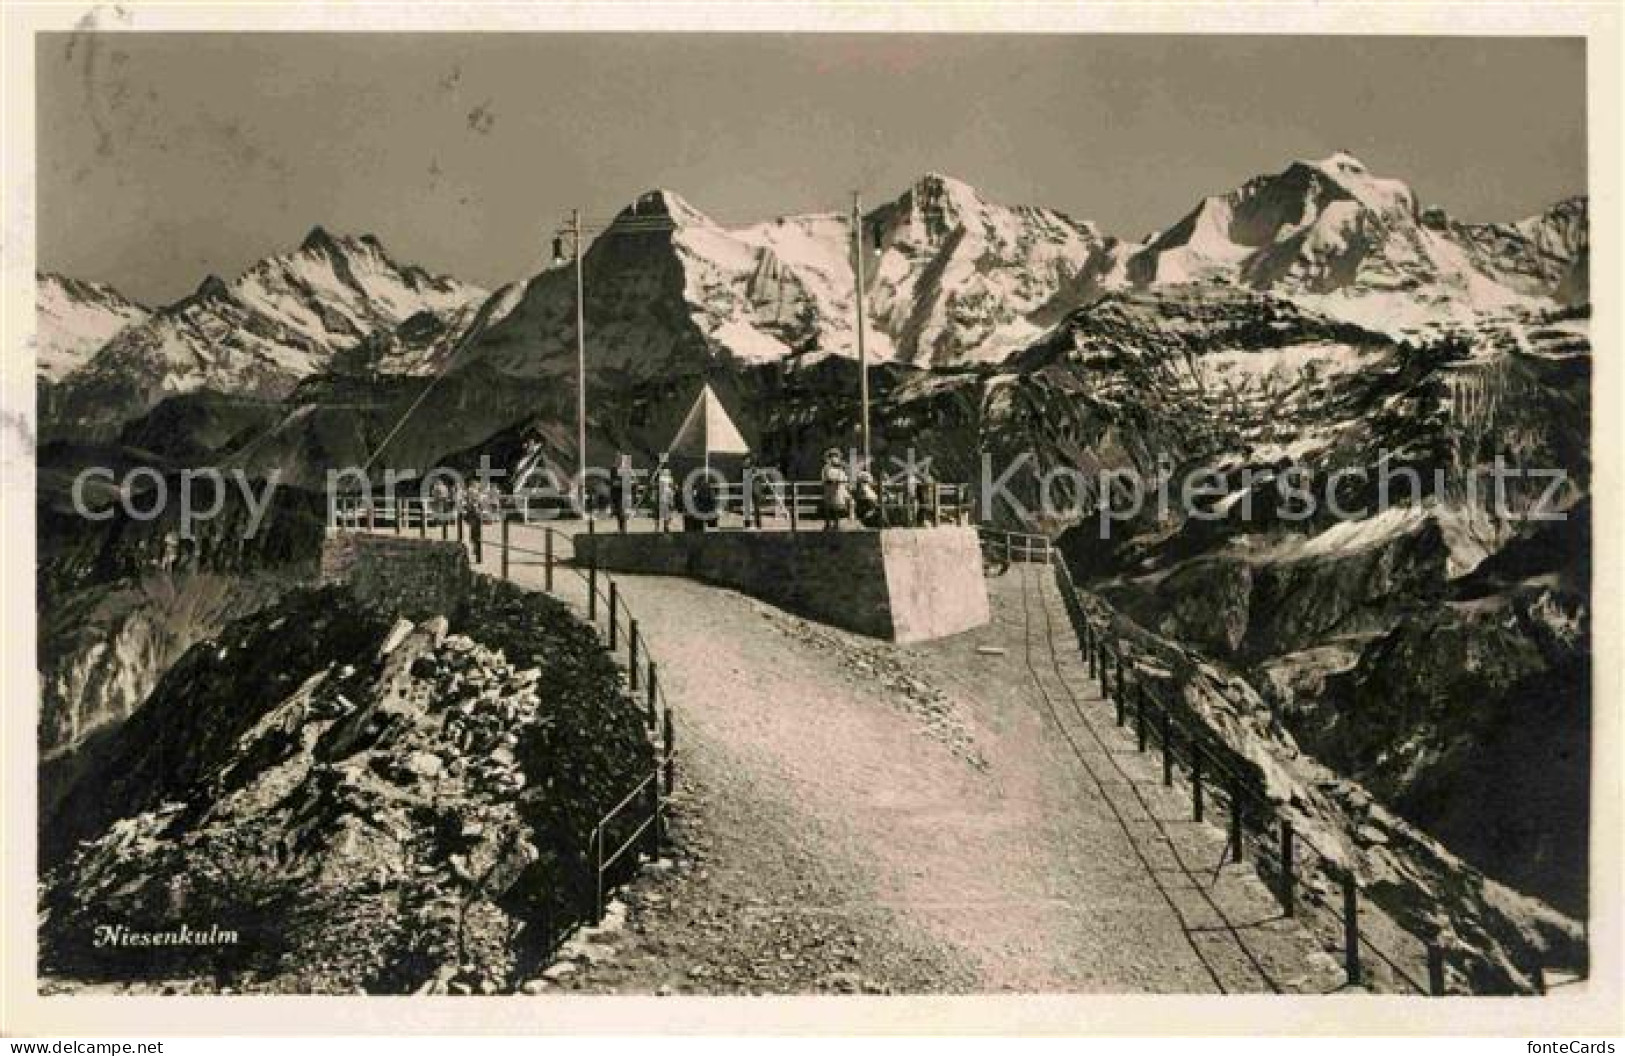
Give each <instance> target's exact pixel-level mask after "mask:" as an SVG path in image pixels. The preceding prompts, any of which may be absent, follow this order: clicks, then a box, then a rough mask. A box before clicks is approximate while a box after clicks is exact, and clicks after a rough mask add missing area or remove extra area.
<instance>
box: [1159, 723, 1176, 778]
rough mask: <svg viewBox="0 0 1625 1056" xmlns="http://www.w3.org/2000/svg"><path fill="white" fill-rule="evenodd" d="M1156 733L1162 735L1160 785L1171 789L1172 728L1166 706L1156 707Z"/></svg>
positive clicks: (1172, 772) (1172, 760) (1172, 771)
mask: <svg viewBox="0 0 1625 1056" xmlns="http://www.w3.org/2000/svg"><path fill="white" fill-rule="evenodd" d="M1157 732H1158V733H1160V734H1161V735H1162V783H1163V786H1164V787H1172V785H1173V783H1174V727H1173V723H1172V722H1171V721H1170V720H1169V718H1168V706H1167V705H1166V704H1159V705H1157Z"/></svg>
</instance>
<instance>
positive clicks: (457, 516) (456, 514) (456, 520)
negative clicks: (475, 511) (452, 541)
mask: <svg viewBox="0 0 1625 1056" xmlns="http://www.w3.org/2000/svg"><path fill="white" fill-rule="evenodd" d="M451 519H452V523H453V524H455V525H456V526H457V529H456V530H457V542H458V543H461V542H462V541H463V511H462V510H461V509H459V508H456V507H453V509H452V513H451Z"/></svg>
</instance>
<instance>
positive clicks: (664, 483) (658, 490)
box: [654, 455, 677, 532]
mask: <svg viewBox="0 0 1625 1056" xmlns="http://www.w3.org/2000/svg"><path fill="white" fill-rule="evenodd" d="M676 498H677V484H676V482H675V481H673V480H672V476H671V463H670V462H668V461H667V456H665V455H661V456H660V465H659V466H658V467H656V469H655V485H654V500H655V519H656V520H658V521H659V522H660V530H661V531H662V532H669V531H671V511H672V506H674V505H675V502H674V500H675V499H676Z"/></svg>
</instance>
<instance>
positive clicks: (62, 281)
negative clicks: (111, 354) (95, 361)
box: [35, 272, 150, 381]
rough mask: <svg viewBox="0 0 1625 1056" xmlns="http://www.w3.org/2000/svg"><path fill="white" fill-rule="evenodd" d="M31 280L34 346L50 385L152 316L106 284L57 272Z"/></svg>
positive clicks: (42, 375)
mask: <svg viewBox="0 0 1625 1056" xmlns="http://www.w3.org/2000/svg"><path fill="white" fill-rule="evenodd" d="M35 278H36V286H37V294H38V304H39V326H38V329H37V336H36V341H35V347H36V350H37V353H38V373H39V375H40V376H41V377H43V378H45V379H46V380H48V381H56V380H58V379H60V378H61V377H63V376H64V375H66V374H68V373H69V372H70V371H73V370H75V369H77V368H79V367H81V366H83V365H84V364H85V363H86V362H88V361H89V359H90V357H91V356H93V355H95V354H96V350H97V349H99V348H101V347H102V346H103V345H105V344H106V343H107V342H108V341H109V340H110V339H111V338H112V337H113V335H114V334H116V333H118V332H119V331H120V330H122V329H124V328H125V327H126V326H129V325H130V324H132V323H137V322H140V321H141V320H143V319H145V318H146V317H147V316H148V314H150V313H149V312H148V311H147V309H146V308H144V307H142V306H141V305H139V304H137V303H135V302H134V301H132V300H130V299H129V298H128V297H126V296H124V295H123V294H122V293H120V292H119V291H118V290H116V289H114V288H113V287H111V286H108V285H106V284H105V283H100V282H87V281H85V280H83V279H73V278H69V277H67V276H66V275H58V274H56V273H55V272H44V273H42V274H40V275H38V276H36V277H35Z"/></svg>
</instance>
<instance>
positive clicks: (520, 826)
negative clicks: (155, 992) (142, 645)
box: [41, 580, 653, 994]
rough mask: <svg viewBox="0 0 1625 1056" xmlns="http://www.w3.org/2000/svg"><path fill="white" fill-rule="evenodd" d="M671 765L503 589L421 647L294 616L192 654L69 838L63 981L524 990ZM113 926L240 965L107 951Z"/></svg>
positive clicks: (565, 632)
mask: <svg viewBox="0 0 1625 1056" xmlns="http://www.w3.org/2000/svg"><path fill="white" fill-rule="evenodd" d="M652 765H653V757H652V752H651V748H650V743H649V740H648V737H647V735H646V734H645V731H644V727H643V723H642V721H641V717H640V713H639V711H638V709H637V707H636V706H635V705H634V704H633V703H632V702H631V701H630V700H628V699H627V697H626V696H625V694H624V691H623V690H622V689H621V687H620V682H619V678H618V676H617V673H616V670H615V667H614V665H613V662H612V661H611V660H610V659H609V657H608V656H607V655H606V654H605V653H604V651H603V649H602V647H601V646H600V645H599V643H598V641H597V638H596V635H595V634H594V633H593V631H592V630H591V629H589V628H587V627H586V626H584V625H582V624H580V623H577V622H576V621H575V620H574V618H573V617H571V616H570V615H569V614H568V613H567V611H566V610H565V609H564V608H563V607H562V606H561V605H559V604H558V603H557V602H554V601H552V600H550V599H547V598H544V597H540V596H536V595H530V594H526V593H524V592H522V591H519V590H518V589H517V588H514V587H511V586H508V585H506V584H500V583H495V582H492V581H488V580H486V581H481V582H480V583H479V584H478V585H477V586H476V587H475V588H474V590H473V591H472V592H471V594H470V595H469V597H468V599H467V603H466V604H465V605H464V606H462V607H461V608H460V609H459V610H458V611H457V612H455V613H453V614H451V615H450V617H449V618H448V617H447V616H438V617H433V618H430V619H427V620H424V621H422V622H420V623H417V624H413V623H410V622H407V621H404V620H394V619H393V618H391V617H389V616H387V615H385V614H383V613H380V612H378V611H376V610H373V609H371V608H368V607H367V606H365V605H363V604H361V603H360V602H359V601H357V600H356V599H355V597H354V595H353V594H351V593H350V592H349V591H347V590H345V589H343V588H337V587H331V588H324V589H322V590H306V591H298V592H295V593H293V594H290V595H288V596H287V597H286V598H285V599H283V601H282V602H280V603H279V604H277V605H275V606H272V607H271V608H268V609H266V610H264V611H262V612H260V613H257V614H255V615H254V616H252V617H250V618H248V619H246V620H242V621H238V622H237V623H234V624H232V625H231V626H230V627H229V628H227V630H226V631H225V632H223V633H222V635H221V636H220V638H219V639H218V640H217V641H216V642H212V643H209V644H207V645H204V646H199V647H197V648H195V649H193V650H192V651H191V652H189V653H188V654H187V656H186V657H184V658H183V659H182V661H181V662H180V663H179V664H177V665H176V666H175V668H174V669H172V670H171V672H170V673H169V675H167V676H166V677H165V679H164V681H163V682H162V684H160V686H159V687H158V689H157V690H156V691H155V692H154V693H153V694H152V696H151V697H150V698H149V700H148V701H147V702H146V704H145V705H143V707H142V708H141V709H140V710H139V711H138V712H137V713H136V714H135V715H134V716H133V717H132V718H131V720H130V722H129V723H127V724H126V725H125V726H124V727H123V728H122V729H121V730H120V731H119V732H118V734H117V735H116V736H115V737H114V738H113V740H112V742H111V743H109V744H108V745H107V746H106V747H105V748H104V749H103V750H102V752H101V754H100V757H99V759H98V761H97V763H96V765H92V766H87V767H85V768H84V771H83V773H82V774H81V776H80V778H79V782H78V785H77V787H76V788H75V790H74V791H73V793H72V794H70V795H69V796H68V797H67V798H66V799H65V801H64V803H63V806H62V809H61V810H59V811H58V813H57V815H56V816H55V817H54V818H51V819H48V820H47V823H46V826H45V828H44V830H43V832H42V836H43V837H45V839H44V841H43V844H44V846H46V847H47V849H48V857H47V861H55V862H56V863H57V864H56V866H55V868H53V869H52V870H51V872H50V873H49V874H48V875H47V877H46V882H45V894H44V899H43V905H44V911H45V916H44V923H43V926H42V933H41V940H42V971H43V974H45V975H47V976H50V977H53V978H54V982H53V986H56V987H58V988H61V987H68V988H71V987H72V985H74V983H75V982H76V981H86V980H111V979H116V980H121V981H124V982H129V983H134V984H136V985H137V986H138V987H139V986H142V985H150V986H153V987H159V986H164V985H168V986H171V987H178V988H184V989H186V990H188V991H192V992H195V991H199V990H206V991H221V990H227V991H248V992H280V993H355V992H369V993H412V992H418V993H454V994H455V993H493V992H497V991H499V990H511V989H513V988H515V987H517V986H518V984H519V982H520V981H521V980H522V979H524V978H528V977H529V976H530V975H532V974H534V972H535V970H536V968H537V966H538V963H539V962H541V961H542V959H544V958H545V957H546V956H547V954H548V952H549V951H550V950H551V948H552V946H553V944H554V942H555V941H556V939H557V938H558V936H559V934H560V932H561V931H562V930H563V929H565V928H566V927H568V926H569V925H570V924H571V923H573V922H574V921H577V920H580V919H582V918H583V917H584V916H586V915H590V913H591V905H592V890H593V888H592V885H591V883H590V877H591V873H590V868H589V866H588V865H587V863H586V861H585V859H584V855H585V853H586V849H587V845H588V837H589V835H590V834H591V831H592V829H593V827H594V826H595V825H596V824H597V822H598V819H599V818H600V817H601V816H602V815H603V813H604V812H605V811H606V810H607V809H608V808H609V807H610V806H613V805H614V803H615V802H616V801H617V800H619V798H620V797H621V796H622V795H623V794H624V793H625V792H626V791H628V790H629V789H630V788H631V787H632V786H633V785H635V784H636V783H637V782H638V781H639V780H640V779H641V777H642V776H643V775H644V774H645V773H647V772H648V771H649V769H650V768H651V767H652ZM629 824H631V823H624V824H621V825H618V826H613V827H612V828H611V831H609V832H608V833H607V834H606V837H605V838H606V840H610V841H614V842H612V843H611V846H618V845H619V842H620V841H621V840H624V839H625V838H626V837H627V836H628V835H629V834H630V829H629ZM81 837H83V838H84V839H83V841H82V842H81ZM632 866H635V863H632ZM627 867H629V866H623V869H625V868H627ZM110 923H114V924H116V923H123V924H124V925H126V926H127V927H128V928H129V929H130V930H134V931H153V932H159V931H168V932H174V931H176V930H177V929H179V928H181V927H183V926H185V927H189V928H190V929H191V932H192V933H193V935H194V936H196V935H198V934H200V933H205V932H208V933H210V934H212V935H215V936H218V935H219V934H220V933H227V934H229V935H230V936H231V940H230V941H218V942H215V941H208V942H205V941H201V940H199V941H195V942H178V943H170V944H165V945H144V946H140V947H132V946H128V945H121V944H116V943H115V944H111V945H108V944H103V945H97V944H96V943H95V941H94V940H95V938H96V935H97V932H96V929H97V928H98V927H99V926H103V925H107V924H110ZM211 929H212V930H211Z"/></svg>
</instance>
